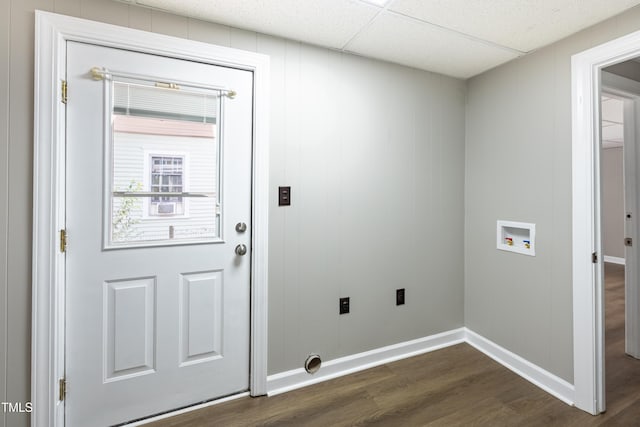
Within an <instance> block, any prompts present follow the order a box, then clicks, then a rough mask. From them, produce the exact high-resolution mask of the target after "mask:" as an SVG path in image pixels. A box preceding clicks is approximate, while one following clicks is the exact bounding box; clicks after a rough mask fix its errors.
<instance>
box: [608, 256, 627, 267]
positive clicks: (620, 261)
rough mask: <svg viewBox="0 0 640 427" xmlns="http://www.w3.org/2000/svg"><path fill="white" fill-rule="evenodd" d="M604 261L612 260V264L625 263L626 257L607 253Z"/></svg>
mask: <svg viewBox="0 0 640 427" xmlns="http://www.w3.org/2000/svg"><path fill="white" fill-rule="evenodd" d="M604 262H610V263H612V264H620V265H624V258H620V257H617V256H609V255H605V256H604Z"/></svg>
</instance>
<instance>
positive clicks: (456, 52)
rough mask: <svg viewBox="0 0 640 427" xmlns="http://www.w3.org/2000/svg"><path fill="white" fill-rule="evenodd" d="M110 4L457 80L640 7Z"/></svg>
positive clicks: (296, 0)
mask: <svg viewBox="0 0 640 427" xmlns="http://www.w3.org/2000/svg"><path fill="white" fill-rule="evenodd" d="M116 1H121V2H126V3H129V4H137V5H140V6H145V7H150V8H153V9H158V10H164V11H167V12H171V13H175V14H179V15H184V16H190V17H194V18H196V19H201V20H205V21H211V22H216V23H219V24H223V25H228V26H231V27H237V28H243V29H246V30H250V31H256V32H259V33H264V34H270V35H274V36H280V37H285V38H288V39H292V40H299V41H303V42H306V43H311V44H315V45H319V46H326V47H329V48H332V49H338V50H344V51H350V52H354V53H358V54H360V55H365V56H370V57H374V58H378V59H382V60H385V61H391V62H397V63H399V64H404V65H409V66H412V67H416V68H421V69H424V70H428V71H435V72H438V73H442V74H446V75H450V76H456V77H462V78H468V77H472V76H474V75H476V74H479V73H481V72H483V71H485V70H488V69H490V68H493V67H495V66H497V65H500V64H502V63H504V62H507V61H509V60H511V59H514V58H516V57H517V56H521V55H524V54H526V53H527V52H530V51H532V50H534V49H537V48H540V47H542V46H545V45H547V44H549V43H552V42H554V41H556V40H559V39H561V38H563V37H566V36H569V35H571V34H573V33H575V32H577V31H579V30H581V29H583V28H586V27H588V26H590V25H593V24H596V23H598V22H600V21H603V20H605V19H607V18H609V17H611V16H613V15H616V14H618V13H621V12H623V11H624V10H626V9H628V8H630V7H633V6H636V5H638V4H640V0H116ZM369 2H375V3H376V5H373V4H371V3H369Z"/></svg>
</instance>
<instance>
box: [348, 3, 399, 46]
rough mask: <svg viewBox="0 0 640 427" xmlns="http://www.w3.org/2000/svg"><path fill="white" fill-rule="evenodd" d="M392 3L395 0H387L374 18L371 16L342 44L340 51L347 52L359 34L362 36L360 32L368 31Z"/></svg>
mask: <svg viewBox="0 0 640 427" xmlns="http://www.w3.org/2000/svg"><path fill="white" fill-rule="evenodd" d="M356 1H360V2H361V3H367V2H366V1H365V0H356ZM391 3H393V0H391V1H387V4H386V5H385V6H384V7H381V8H380V10H379V11H378V13H376V14H375V16H374V17H373V18H371V20H370V21H369V22H367V23H366V24H365V25H363V26H362V27H361V28H360V29H359V30H358V31H357V32H356V33H355V34H354V35H353V36H352V37H351V38H349V40H347V42H346V43H345V44H344V45H342V47H341V48H340V51H342V52H346V51H347V48H348V46H349V45H350V44H351V42H353V41H354V40H355V39H357V38H358V36H360V34H362V33H363V32H364V31H366V30H367V28H369V27H370V26H371V25H372V24H373V23H374V22H375V20H376V19H378V17H379V16H380V15H382V14H383V13H385V12H386V11H387V10H388V9H389V7H390V6H391Z"/></svg>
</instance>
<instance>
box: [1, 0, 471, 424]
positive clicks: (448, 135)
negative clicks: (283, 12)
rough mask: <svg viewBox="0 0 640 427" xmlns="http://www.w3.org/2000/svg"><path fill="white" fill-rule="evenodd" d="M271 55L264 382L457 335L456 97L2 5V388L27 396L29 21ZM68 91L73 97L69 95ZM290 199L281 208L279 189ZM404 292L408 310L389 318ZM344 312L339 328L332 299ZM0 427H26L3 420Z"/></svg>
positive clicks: (389, 71)
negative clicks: (315, 356)
mask: <svg viewBox="0 0 640 427" xmlns="http://www.w3.org/2000/svg"><path fill="white" fill-rule="evenodd" d="M36 9H40V10H47V11H54V12H56V13H62V14H67V15H71V16H78V17H83V18H87V19H92V20H97V21H102V22H107V23H112V24H116V25H122V26H129V27H133V28H138V29H142V30H147V31H154V32H159V33H164V34H169V35H173V36H177V37H183V38H189V39H193V40H199V41H203V42H207V43H213V44H218V45H223V46H230V47H234V48H239V49H244V50H251V51H257V52H261V53H264V54H267V55H270V57H271V79H272V80H271V84H272V87H271V94H272V99H271V160H270V164H271V194H272V197H271V206H270V229H269V232H270V248H269V249H270V265H269V269H270V277H269V279H270V284H269V285H270V289H269V313H270V317H269V372H270V373H277V372H282V371H286V370H289V369H294V368H299V367H301V366H302V364H303V362H304V359H305V357H306V355H307V354H309V353H319V354H321V355H322V357H323V359H324V360H325V361H326V360H330V359H334V358H337V357H341V356H345V355H349V354H353V353H357V352H360V351H365V350H370V349H373V348H376V347H380V346H384V345H389V344H394V343H398V342H402V341H406V340H410V339H414V338H420V337H423V336H427V335H430V334H434V333H438V332H442V331H445V330H450V329H453V328H457V327H460V326H462V325H463V320H464V319H463V224H464V223H463V218H464V192H463V185H464V117H465V112H464V108H465V104H464V103H465V83H464V82H463V81H460V80H456V79H452V78H448V77H444V76H440V75H436V74H432V73H427V72H423V71H418V70H414V69H409V68H405V67H401V66H397V65H392V64H389V63H383V62H379V61H374V60H369V59H365V58H361V57H355V56H351V55H346V54H341V53H339V52H334V51H330V50H327V49H322V48H317V47H312V46H308V45H304V44H301V43H298V42H294V41H288V40H283V39H279V38H274V37H269V36H265V35H260V34H256V33H253V32H248V31H243V30H238V29H233V28H229V27H225V26H221V25H216V24H210V23H206V22H202V21H198V20H194V19H189V18H184V17H179V16H174V15H170V14H166V13H161V12H156V11H151V10H149V9H143V8H139V7H134V6H129V5H127V4H124V3H118V2H115V1H111V0H41V1H24V0H7V1H3V2H2V3H1V5H0V23H1V24H0V56H1V59H2V60H1V61H0V173H1V174H2V179H1V180H0V307H1V310H2V311H1V316H0V319H1V320H0V381H1V382H0V384H1V385H2V386H3V388H2V390H1V391H0V393H2V396H1V397H2V400H3V401H15V402H25V401H28V400H29V396H30V374H31V373H30V357H31V354H30V339H31V239H32V233H31V225H32V222H31V215H32V201H31V199H32V173H33V168H32V156H33V148H32V146H33V130H32V128H33V120H32V117H33V101H32V100H33V43H34V10H36ZM72 91H73V89H72V88H70V92H71V93H72ZM279 185H290V186H291V187H292V205H291V206H290V207H278V206H277V203H276V189H277V187H278V186H279ZM400 287H404V288H406V292H407V297H406V298H407V304H406V305H405V306H402V307H396V306H395V289H396V288H400ZM343 296H349V297H351V313H350V314H348V315H344V316H339V315H338V299H339V298H340V297H343ZM0 419H1V420H2V422H0V425H5V426H12V427H13V426H26V425H28V423H29V419H28V416H26V415H24V414H4V413H0Z"/></svg>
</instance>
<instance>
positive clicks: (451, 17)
mask: <svg viewBox="0 0 640 427" xmlns="http://www.w3.org/2000/svg"><path fill="white" fill-rule="evenodd" d="M638 3H640V2H639V1H638V0H526V1H517V0H394V1H393V2H392V3H391V5H390V6H389V10H392V11H396V12H399V13H402V14H405V15H408V16H412V17H416V18H419V19H421V20H423V21H426V22H430V23H433V24H436V25H440V26H443V27H447V28H450V29H453V30H456V31H460V32H462V33H465V34H468V35H471V36H474V37H477V38H480V39H483V40H487V41H490V42H493V43H496V44H498V45H501V46H506V47H510V48H512V49H516V50H519V51H521V52H529V51H531V50H533V49H536V48H539V47H542V46H545V45H548V44H550V43H553V42H554V41H557V40H560V39H562V38H564V37H567V36H569V35H570V34H573V33H575V32H577V31H579V30H581V29H583V28H586V27H588V26H590V25H593V24H595V23H597V22H600V21H603V20H604V19H606V18H609V17H611V16H613V15H616V14H618V13H620V12H622V11H624V10H626V9H628V8H630V7H633V6H635V5H637V4H638Z"/></svg>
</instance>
